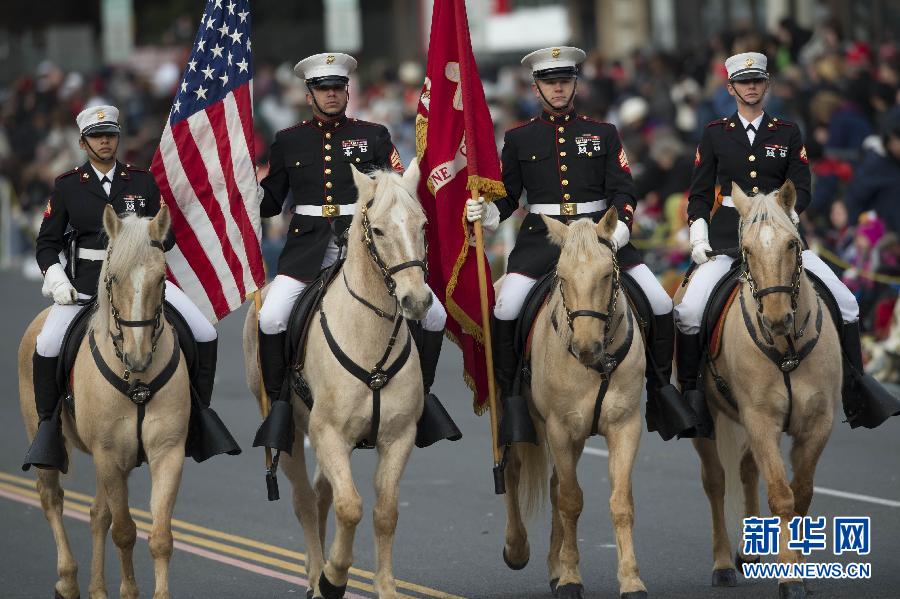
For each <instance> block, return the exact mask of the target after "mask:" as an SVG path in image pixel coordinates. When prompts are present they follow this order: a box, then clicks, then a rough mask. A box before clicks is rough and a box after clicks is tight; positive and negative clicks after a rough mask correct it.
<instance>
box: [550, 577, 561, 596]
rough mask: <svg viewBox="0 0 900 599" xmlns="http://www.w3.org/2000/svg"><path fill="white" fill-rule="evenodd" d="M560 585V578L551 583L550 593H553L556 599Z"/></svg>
mask: <svg viewBox="0 0 900 599" xmlns="http://www.w3.org/2000/svg"><path fill="white" fill-rule="evenodd" d="M558 584H559V578H554V579H553V580H551V581H550V592H551V593H553V596H554V597H556V585H558Z"/></svg>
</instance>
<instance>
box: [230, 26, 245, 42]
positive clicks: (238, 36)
mask: <svg viewBox="0 0 900 599" xmlns="http://www.w3.org/2000/svg"><path fill="white" fill-rule="evenodd" d="M242 35H244V34H243V33H241V32H240V31H238V30H237V29H235V30H234V33H232V34H231V35H229V36H228V37H230V38H231V42H232V43H233V44H240V43H241V36H242Z"/></svg>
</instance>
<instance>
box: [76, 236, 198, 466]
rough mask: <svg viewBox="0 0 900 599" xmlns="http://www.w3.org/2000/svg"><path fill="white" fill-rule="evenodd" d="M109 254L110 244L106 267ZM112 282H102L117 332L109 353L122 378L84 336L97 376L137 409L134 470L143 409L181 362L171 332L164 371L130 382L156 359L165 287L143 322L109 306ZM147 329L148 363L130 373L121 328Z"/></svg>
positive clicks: (93, 341) (156, 244)
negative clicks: (117, 363)
mask: <svg viewBox="0 0 900 599" xmlns="http://www.w3.org/2000/svg"><path fill="white" fill-rule="evenodd" d="M150 245H152V246H153V247H155V248H158V249H159V250H160V251H165V250H164V249H163V246H162V244H161V243H160V242H158V241H151V242H150ZM111 253H112V244H110V245H109V246H107V249H106V263H107V264H108V263H109V257H110V254H111ZM115 280H116V278H115V276H110V275H109V274H107V275H106V277H105V278H104V280H103V281H104V283H105V286H106V296H107V299H108V301H109V306H110V310H111V312H112V316H113V323H114V324H115V327H116V330H117V331H118V332H117V333H114V332H112V331H109V335H110V337H111V338H112V342H113V350H114V351H115V353H116V357H117V358H118V359H119V361H120V362H121V363H122V366H124V368H125V370H124V372H123V374H122V376H121V377H120V376H118V375H117V374H116V373H115V372H114V371H113V369H112V368H111V367H110V366H109V364H107V363H106V361H105V360H104V359H103V354H101V353H100V348H99V347H98V346H97V340H96V339H95V337H94V330H93V329H91V331H90V333H89V334H88V346H89V347H90V350H91V356H93V358H94V364H95V365H96V366H97V370H99V371H100V374H102V375H103V378H105V379H106V381H107V382H108V383H109V384H110V385H112V386H113V387H114V388H115V389H116V390H117V391H119V393H121V394H123V395H125V396H126V397H127V398H128V399H129V400H130V401H131V402H132V403H133V404H134V405H136V406H137V439H138V455H137V464H136V466H140V465H141V464H142V463H143V462H145V461H146V460H147V456H146V453H145V452H144V442H143V434H142V429H143V424H144V415H145V409H146V405H147V403H148V402H149V401H150V400H151V399H153V396H154V395H155V394H156V392H157V391H159V390H160V389H162V388H163V387H165V386H166V383H168V382H169V380H170V379H171V378H172V375H174V374H175V371H176V370H177V369H178V364H179V362H180V361H181V347H180V346H179V345H178V334H177V333H176V332H175V329H174V328H173V329H172V355H171V356H170V357H169V361H168V362H167V363H166V365H165V367H163V369H162V371H160V373H159V374H158V375H156V377H155V378H154V379H153V380H152V381H150V382H149V383H144V382H143V381H139V380H137V379H133V378H131V374H132V373H133V372H134V373H140V372H145V371H146V370H147V368H149V366H150V364H151V363H152V362H153V356H154V355H156V347H157V344H158V342H159V339H160V337H161V336H162V332H163V327H164V324H163V318H162V314H163V306H164V305H165V294H166V290H165V289H166V288H165V286H163V293H162V298H161V299H160V302H159V305H158V306H157V308H156V311H155V312H154V314H153V317H152V318H148V319H146V320H125V319H123V318H122V317H121V316H120V315H119V310H118V308H116V305H115V303H113V296H112V285H113V283H114V282H115ZM149 326H152V327H153V337H152V346H151V349H150V360H149V361H148V362H147V366H146V367H144V368H142V369H141V370H132V369H131V368H129V367H128V366H127V365H126V364H125V358H124V352H123V349H122V347H123V346H122V344H123V343H124V340H125V335H124V333H123V332H122V327H134V328H139V327H149Z"/></svg>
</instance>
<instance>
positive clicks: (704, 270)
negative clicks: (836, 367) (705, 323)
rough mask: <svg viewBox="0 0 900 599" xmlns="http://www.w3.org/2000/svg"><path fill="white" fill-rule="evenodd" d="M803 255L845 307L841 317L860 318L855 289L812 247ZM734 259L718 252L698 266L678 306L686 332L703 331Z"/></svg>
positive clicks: (677, 318) (677, 316)
mask: <svg viewBox="0 0 900 599" xmlns="http://www.w3.org/2000/svg"><path fill="white" fill-rule="evenodd" d="M801 256H802V257H803V268H805V269H806V270H808V271H809V272H811V273H813V274H814V275H816V276H817V277H819V278H820V279H821V280H822V282H823V283H825V286H826V287H828V291H830V292H831V294H832V295H833V296H834V298H835V300H836V301H837V304H838V308H839V309H840V311H841V319H842V320H843V321H844V322H856V321H857V320H858V319H859V304H858V303H857V302H856V297H855V296H854V295H853V293H851V291H850V290H849V289H847V286H846V285H844V284H843V283H842V282H841V280H840V279H839V278H838V277H837V275H835V274H834V271H833V270H831V268H829V267H828V265H827V264H825V262H823V261H822V259H821V258H819V257H818V256H817V255H816V254H814V253H813V252H812V250H803V252H802V254H801ZM732 262H734V258H730V257H728V256H716V257H715V258H714V259H712V260H710V261H708V262H705V263H703V264H701V265H700V266H698V267H697V269H696V270H694V273H693V274H692V275H691V282H690V283H689V284H688V288H687V291H685V293H684V296H683V297H682V298H681V303H680V304H678V305H677V306H675V324H676V325H677V326H678V330H680V331H681V332H682V333H685V334H687V335H696V334H697V333H699V332H700V321H701V320H702V319H703V311H704V310H705V309H706V303H707V302H708V301H709V296H710V295H712V292H713V289H714V288H715V286H716V284H717V283H718V282H719V281H720V280H721V279H722V277H724V276H725V275H726V274H728V271H729V270H730V269H731V264H732Z"/></svg>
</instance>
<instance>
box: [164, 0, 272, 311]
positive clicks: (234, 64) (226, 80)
mask: <svg viewBox="0 0 900 599" xmlns="http://www.w3.org/2000/svg"><path fill="white" fill-rule="evenodd" d="M248 4H249V3H248V2H247V0H243V1H239V2H237V3H236V4H234V3H233V4H231V5H229V6H232V9H231V10H230V11H229V10H227V9H219V8H217V6H215V5H214V4H213V3H207V8H206V11H205V12H204V15H203V18H202V20H201V22H200V30H199V31H198V33H197V39H196V41H195V47H194V52H193V53H192V54H191V58H190V60H189V62H188V65H187V68H186V69H185V72H184V77H183V79H182V82H181V84H180V88H179V92H178V94H177V95H176V96H175V102H174V104H173V106H172V112H171V113H170V116H169V119H168V121H167V122H166V126H165V129H164V130H163V135H162V139H161V140H160V144H159V149H158V150H157V152H156V154H155V155H154V157H153V162H152V164H151V167H150V170H151V172H152V173H153V175H154V177H155V179H156V183H157V185H158V186H159V189H160V194H161V196H162V198H163V200H164V201H165V202H166V204H167V205H168V207H169V210H170V212H171V214H172V230H173V232H174V234H175V242H176V247H175V248H173V249H172V250H170V251H169V252H168V253H167V254H166V260H167V264H168V270H169V272H168V274H169V278H170V279H172V280H173V281H174V282H175V283H176V284H177V285H178V286H179V287H180V288H181V289H182V290H183V291H184V292H185V293H186V294H187V295H188V297H190V298H191V299H192V300H193V301H194V303H195V304H197V306H198V307H199V308H200V309H201V310H202V311H203V312H204V314H206V316H207V318H209V320H210V322H216V321H217V320H219V319H221V318H223V317H224V316H226V315H227V314H228V313H229V312H231V311H232V310H235V309H237V308H238V307H240V306H241V304H243V302H244V300H245V299H246V298H247V296H248V295H249V294H251V293H253V292H254V291H255V290H256V289H258V288H260V287H262V286H263V285H264V284H265V270H264V268H263V262H262V253H261V251H260V231H261V230H260V219H259V202H258V200H257V196H256V189H257V183H256V169H255V152H254V146H253V105H252V98H251V93H252V85H253V83H252V73H251V71H250V63H249V55H250V39H249V33H250V27H249V25H250V24H249V6H248ZM235 6H236V7H237V8H238V9H241V10H240V11H235V10H234V7H235ZM219 25H221V27H218V26H219ZM232 30H233V32H232ZM210 32H212V33H210ZM228 32H231V33H228ZM226 52H227V54H226Z"/></svg>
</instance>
